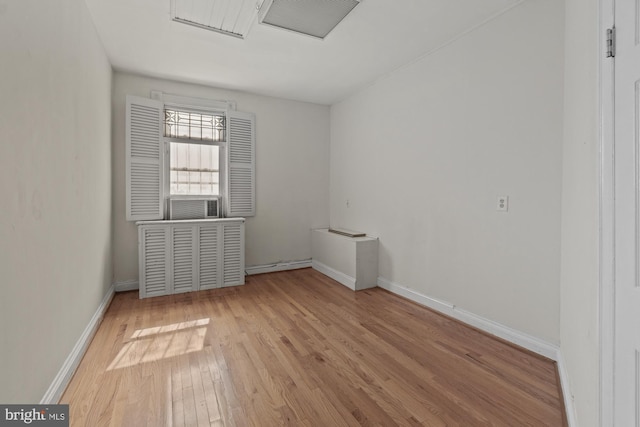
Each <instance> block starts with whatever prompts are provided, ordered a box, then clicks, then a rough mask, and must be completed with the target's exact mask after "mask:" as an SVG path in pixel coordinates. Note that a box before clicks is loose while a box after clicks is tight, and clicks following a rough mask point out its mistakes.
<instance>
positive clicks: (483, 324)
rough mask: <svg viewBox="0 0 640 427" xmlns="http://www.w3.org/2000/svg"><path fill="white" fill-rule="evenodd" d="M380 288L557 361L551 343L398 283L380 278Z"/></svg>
mask: <svg viewBox="0 0 640 427" xmlns="http://www.w3.org/2000/svg"><path fill="white" fill-rule="evenodd" d="M378 286H380V287H381V288H383V289H386V290H388V291H390V292H393V293H394V294H398V295H401V296H403V297H405V298H408V299H410V300H412V301H415V302H417V303H418V304H422V305H424V306H427V307H429V308H432V309H434V310H436V311H439V312H441V313H443V314H446V315H447V316H450V317H453V318H454V319H458V320H460V321H462V322H464V323H466V324H468V325H471V326H473V327H476V328H478V329H480V330H483V331H485V332H488V333H490V334H491V335H495V336H497V337H499V338H502V339H504V340H507V341H509V342H512V343H514V344H516V345H519V346H520V347H524V348H526V349H527V350H531V351H533V352H534V353H537V354H540V355H542V356H544V357H547V358H549V359H552V360H556V357H557V356H558V350H559V348H558V346H556V345H554V344H551V343H549V342H546V341H543V340H541V339H539V338H536V337H534V336H531V335H528V334H525V333H524V332H520V331H517V330H515V329H512V328H510V327H508V326H504V325H502V324H500V323H498V322H494V321H493V320H489V319H486V318H484V317H482V316H478V315H477V314H474V313H471V312H469V311H466V310H462V309H460V308H458V307H456V306H455V305H453V304H450V303H448V302H444V301H440V300H438V299H435V298H431V297H428V296H426V295H423V294H421V293H419V292H416V291H414V290H412V289H409V288H405V287H404V286H402V285H398V284H397V283H393V282H390V281H389V280H387V279H385V278H382V277H378Z"/></svg>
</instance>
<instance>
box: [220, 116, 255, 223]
mask: <svg viewBox="0 0 640 427" xmlns="http://www.w3.org/2000/svg"><path fill="white" fill-rule="evenodd" d="M227 131H228V150H227V158H228V167H227V171H228V183H229V184H228V185H229V187H228V188H229V194H228V199H229V200H228V203H227V216H229V217H247V216H255V214H256V208H255V204H256V195H255V188H256V184H255V182H256V177H255V158H256V157H255V115H254V114H250V113H243V112H240V111H228V112H227Z"/></svg>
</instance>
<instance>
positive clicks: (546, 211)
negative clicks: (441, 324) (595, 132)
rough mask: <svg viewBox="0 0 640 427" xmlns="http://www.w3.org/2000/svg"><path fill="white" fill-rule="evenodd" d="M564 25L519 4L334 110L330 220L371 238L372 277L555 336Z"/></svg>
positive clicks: (555, 6) (560, 10)
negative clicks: (375, 243) (376, 250)
mask: <svg viewBox="0 0 640 427" xmlns="http://www.w3.org/2000/svg"><path fill="white" fill-rule="evenodd" d="M563 28H564V6H563V3H562V2H558V1H555V0H538V1H527V2H524V3H522V4H521V5H520V6H517V7H516V8H514V9H511V10H510V11H509V12H507V13H505V14H503V15H501V16H499V17H498V18H496V19H495V20H493V21H491V22H489V23H487V24H486V25H484V26H482V27H480V28H478V29H476V30H474V31H472V32H470V33H468V34H467V35H465V36H463V37H462V38H460V39H458V40H457V41H455V42H453V43H451V44H449V45H448V46H445V47H443V48H442V49H440V50H438V51H436V52H434V53H432V54H431V55H429V56H426V57H424V58H422V59H420V60H418V61H416V62H414V63H413V64H411V65H408V66H406V67H404V68H402V69H400V70H398V71H396V72H395V73H393V74H391V75H390V76H389V77H387V78H384V79H382V80H379V81H378V82H377V83H375V84H374V85H372V86H371V87H369V88H367V89H365V90H363V91H361V92H360V93H358V94H356V95H354V96H352V97H350V98H348V99H346V100H344V101H343V102H341V103H338V104H336V105H334V106H332V108H331V163H330V164H331V189H330V198H331V214H330V223H331V225H332V226H336V227H346V228H351V229H355V230H361V231H365V232H367V233H369V234H370V235H374V236H378V237H379V238H380V259H379V274H380V276H381V277H383V278H385V279H387V280H390V281H392V282H394V283H397V284H400V285H402V286H405V287H408V288H411V289H413V290H415V291H417V292H419V293H422V294H425V295H428V296H430V297H435V298H438V299H440V300H444V301H448V302H450V303H453V304H455V305H456V306H457V307H459V308H463V309H465V310H468V311H470V312H472V313H475V314H477V315H480V316H482V317H485V318H488V319H491V320H493V321H496V322H499V323H501V324H503V325H506V326H509V327H511V328H514V329H516V330H519V331H522V332H525V333H528V334H531V335H533V336H536V337H538V338H540V339H543V340H546V341H548V342H551V343H556V344H557V343H558V341H559V316H560V312H559V280H560V197H561V195H560V187H561V161H562V151H561V150H562V112H563V111H562V106H563V43H562V40H563V37H564V35H563ZM498 195H508V196H509V197H510V209H509V212H508V213H501V212H497V211H496V198H497V196H498Z"/></svg>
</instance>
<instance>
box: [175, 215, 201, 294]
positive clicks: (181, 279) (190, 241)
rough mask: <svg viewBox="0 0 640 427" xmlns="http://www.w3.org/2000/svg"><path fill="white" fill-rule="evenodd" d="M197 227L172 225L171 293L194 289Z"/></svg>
mask: <svg viewBox="0 0 640 427" xmlns="http://www.w3.org/2000/svg"><path fill="white" fill-rule="evenodd" d="M196 229H197V227H177V226H176V227H174V228H173V233H172V236H171V237H172V239H173V241H172V243H173V248H172V249H173V256H172V260H173V265H172V267H173V293H174V294H177V293H182V292H191V291H195V290H197V289H196V280H197V279H196V277H195V265H194V264H195V255H196V253H197V250H196V248H194V246H195V232H196Z"/></svg>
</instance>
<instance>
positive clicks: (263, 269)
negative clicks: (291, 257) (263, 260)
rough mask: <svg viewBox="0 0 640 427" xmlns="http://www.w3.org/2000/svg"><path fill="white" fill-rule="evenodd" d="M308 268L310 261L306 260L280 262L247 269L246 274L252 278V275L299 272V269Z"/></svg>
mask: <svg viewBox="0 0 640 427" xmlns="http://www.w3.org/2000/svg"><path fill="white" fill-rule="evenodd" d="M308 267H311V260H310V259H305V260H302V261H287V262H278V263H275V264H265V265H252V266H251V267H246V268H245V272H246V273H247V275H249V276H250V275H252V274H262V273H273V272H276V271H285V270H297V269H299V268H308Z"/></svg>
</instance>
